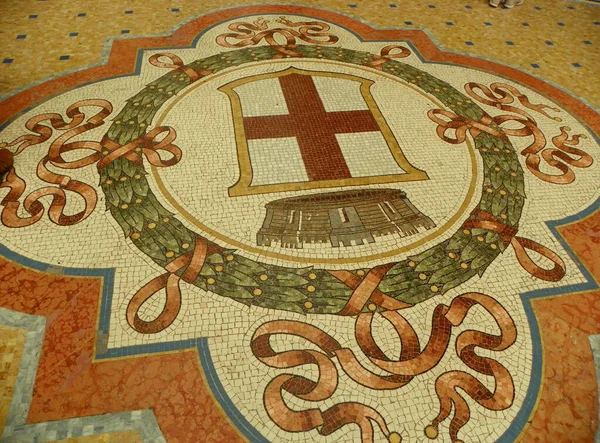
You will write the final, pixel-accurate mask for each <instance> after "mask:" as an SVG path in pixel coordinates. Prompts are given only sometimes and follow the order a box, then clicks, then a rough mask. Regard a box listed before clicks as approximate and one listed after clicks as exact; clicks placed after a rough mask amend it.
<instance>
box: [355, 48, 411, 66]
mask: <svg viewBox="0 0 600 443" xmlns="http://www.w3.org/2000/svg"><path fill="white" fill-rule="evenodd" d="M394 50H400V53H396V54H392V53H391V52H392V51H394ZM411 54H412V53H411V52H410V49H408V48H405V47H404V46H399V45H389V46H386V47H384V48H382V49H381V52H380V55H375V56H373V59H372V60H371V61H370V62H368V63H365V66H369V67H370V68H375V69H377V70H379V71H383V65H384V64H385V63H387V62H389V61H390V60H392V59H394V58H406V57H408V56H409V55H411Z"/></svg>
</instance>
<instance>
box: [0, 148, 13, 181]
mask: <svg viewBox="0 0 600 443" xmlns="http://www.w3.org/2000/svg"><path fill="white" fill-rule="evenodd" d="M12 165H13V155H12V152H10V151H9V150H8V149H0V179H1V178H2V176H3V175H4V174H6V173H7V172H8V171H9V170H10V168H12ZM0 181H2V180H0Z"/></svg>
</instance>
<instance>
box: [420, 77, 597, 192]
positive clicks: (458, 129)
mask: <svg viewBox="0 0 600 443" xmlns="http://www.w3.org/2000/svg"><path fill="white" fill-rule="evenodd" d="M465 90H466V91H467V94H469V96H470V97H472V98H473V99H474V100H476V101H478V102H480V103H483V104H486V105H488V106H493V107H495V108H498V109H501V110H503V111H509V112H513V113H515V114H518V115H510V114H506V115H499V116H496V117H493V118H492V117H490V116H489V115H487V114H486V115H484V116H483V118H482V119H481V120H480V121H474V120H471V119H469V118H468V117H465V116H458V115H456V114H454V113H453V112H451V111H446V110H442V109H432V110H430V111H429V112H428V113H427V115H428V116H429V118H430V119H431V120H432V121H433V122H434V123H437V125H438V126H437V128H436V132H437V135H438V136H439V137H440V138H441V139H442V140H444V141H445V142H447V143H452V144H458V143H462V142H464V141H465V140H466V134H467V131H468V132H469V133H470V135H471V136H472V137H476V136H477V135H479V134H480V133H481V132H486V133H488V134H491V135H493V136H495V137H499V138H501V139H504V140H506V139H507V136H515V137H529V136H531V137H533V141H532V142H531V144H530V145H529V146H527V147H526V148H525V149H523V150H522V151H521V155H523V156H525V158H526V160H525V164H526V166H527V169H529V171H530V172H531V173H532V174H533V175H535V176H536V177H538V178H539V179H541V180H543V181H546V182H548V183H553V184H569V183H572V182H573V181H574V180H575V172H574V171H573V170H572V169H571V168H570V167H569V166H574V167H577V168H587V167H589V166H591V165H592V163H593V159H592V157H591V156H590V155H589V154H588V153H587V152H585V151H583V150H582V149H578V148H576V147H575V145H577V144H579V140H580V139H581V138H583V136H580V135H574V136H573V137H571V138H569V136H568V131H570V128H568V127H566V126H563V127H561V128H560V134H559V135H557V136H555V137H553V138H552V144H553V145H554V148H546V143H547V141H546V137H545V136H544V133H543V132H542V131H541V129H540V128H539V127H538V125H537V123H536V121H535V120H534V118H533V117H532V116H531V115H530V114H529V113H527V112H526V111H524V110H522V109H520V108H517V107H515V106H510V104H511V103H513V102H514V101H515V97H516V98H517V99H518V100H519V102H520V103H521V105H522V106H524V107H525V108H528V109H532V110H534V111H536V112H538V113H540V114H542V115H544V116H546V117H548V118H552V119H553V120H556V121H561V119H560V118H558V117H550V115H549V114H548V113H547V112H546V111H545V109H546V108H548V109H552V110H554V111H559V109H556V108H550V107H549V106H546V105H541V104H537V105H536V104H533V103H531V102H530V101H529V99H528V98H527V96H525V95H523V94H521V92H519V90H518V89H516V88H514V87H513V86H510V85H507V84H504V83H492V85H491V86H490V87H489V88H488V87H487V86H485V85H482V84H479V83H467V84H466V85H465ZM477 91H480V92H481V93H483V95H480V94H479V93H477ZM442 117H445V118H446V119H448V120H446V119H444V118H442ZM508 122H512V123H517V124H519V125H520V127H517V128H515V127H514V126H513V127H508V128H506V127H502V129H500V128H501V125H503V124H505V123H508ZM448 131H454V137H452V136H448V135H447V132H448ZM542 159H543V160H544V161H545V162H546V163H547V164H548V166H550V167H552V168H555V169H557V170H558V171H559V172H560V173H559V174H548V173H546V172H542V171H541V169H540V165H541V163H542Z"/></svg>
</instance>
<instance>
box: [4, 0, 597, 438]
mask: <svg viewBox="0 0 600 443" xmlns="http://www.w3.org/2000/svg"><path fill="white" fill-rule="evenodd" d="M111 54H112V55H111V58H110V59H109V61H108V63H107V64H106V65H105V66H100V67H97V68H90V69H88V70H84V71H80V72H76V73H73V74H70V75H68V76H65V77H62V78H58V79H55V80H51V81H49V83H47V84H46V85H45V86H44V88H45V91H46V93H45V94H44V95H43V96H40V95H39V94H38V93H36V91H35V88H33V89H30V90H26V91H24V92H22V93H20V94H17V95H15V96H12V97H11V98H9V99H7V100H6V101H5V103H6V106H5V107H4V108H3V109H2V115H3V121H4V122H5V123H4V125H3V126H2V127H1V132H0V142H2V146H3V147H6V148H8V149H10V150H11V151H12V152H13V153H14V154H15V165H14V167H13V168H11V170H10V171H9V172H8V174H7V176H6V177H5V178H4V180H3V181H2V182H1V184H0V197H1V198H2V201H1V202H0V220H1V224H0V239H1V242H2V245H1V246H0V247H1V248H2V249H1V250H0V252H1V253H2V255H4V256H5V257H6V260H7V261H6V264H5V265H3V266H5V267H6V269H8V268H9V267H10V266H13V265H14V266H16V263H17V262H18V263H20V264H21V265H23V266H24V268H22V270H20V271H17V270H16V269H17V268H15V271H14V272H13V271H11V272H8V271H3V272H5V273H4V274H3V275H6V277H3V278H6V280H5V281H6V282H7V283H6V284H9V283H8V282H11V283H10V284H11V285H13V284H15V282H19V283H18V285H17V286H19V287H20V288H21V292H19V294H20V295H15V294H16V292H15V293H13V294H11V295H9V294H4V293H1V292H0V294H1V297H0V301H1V306H2V307H3V308H5V309H2V310H0V319H2V322H0V323H1V324H2V325H6V326H2V327H3V328H4V327H6V334H7V335H6V337H9V338H10V340H9V341H10V343H9V344H10V346H9V344H7V345H6V346H5V347H6V349H7V351H6V352H9V351H10V352H13V349H14V352H21V353H23V352H25V351H24V350H23V349H25V348H27V347H29V348H32V347H33V348H32V349H34V351H33V352H35V353H36V356H37V357H36V358H32V359H29V360H27V361H26V360H25V359H22V360H21V363H20V364H21V366H20V368H21V369H20V370H19V368H18V367H17V368H12V369H10V368H9V369H8V370H11V371H13V373H14V374H13V375H11V380H12V379H14V380H16V381H15V383H16V384H15V385H14V388H11V389H14V394H10V396H9V398H10V402H11V406H10V409H9V410H8V412H6V414H5V415H6V417H7V419H6V420H8V421H7V424H6V426H5V430H4V436H5V437H6V438H7V439H8V440H7V441H34V440H32V439H36V438H37V439H40V441H46V440H53V439H55V440H61V439H66V438H67V437H82V436H90V435H100V434H102V432H109V433H113V434H111V435H115V434H114V433H119V435H120V436H121V437H122V438H131V439H132V440H131V441H134V440H135V441H146V440H147V441H179V442H185V441H211V442H213V441H214V442H219V441H246V440H247V441H252V442H267V441H272V442H292V441H293V442H312V441H322V442H350V441H356V442H363V443H367V442H390V443H400V442H401V441H403V442H426V441H437V442H453V443H459V442H492V441H515V440H517V439H518V438H520V436H522V435H523V433H524V432H525V431H526V430H527V428H528V425H529V424H530V423H531V422H532V416H533V414H534V413H535V411H536V408H537V407H538V405H539V403H540V398H541V391H542V389H541V380H542V378H543V374H544V373H543V362H544V360H543V352H542V351H543V345H542V341H541V334H540V326H539V322H540V318H538V316H536V314H535V313H534V311H533V308H532V306H533V305H532V303H533V300H534V299H536V298H543V297H551V296H555V295H558V294H560V293H563V292H567V291H569V292H577V291H580V292H582V291H584V290H591V289H594V288H597V285H596V283H595V281H594V279H593V277H592V275H591V274H590V272H592V268H590V267H589V266H588V267H586V266H587V265H586V264H585V263H584V258H580V257H579V256H578V255H577V253H576V252H574V251H573V250H572V248H571V246H570V245H569V244H568V243H567V242H566V241H565V240H564V236H565V235H567V234H566V233H563V232H562V231H559V227H560V226H563V225H565V224H568V223H572V222H575V221H577V220H582V219H585V218H586V217H591V216H593V213H594V211H595V210H597V208H598V206H599V203H598V202H599V201H600V200H599V198H600V188H599V186H598V183H600V142H599V139H598V133H599V132H600V116H599V115H598V114H597V113H596V112H595V111H594V110H592V109H591V108H589V107H588V106H587V105H585V104H583V103H582V102H581V101H579V100H577V99H575V98H573V97H572V96H570V95H568V94H567V93H565V92H564V91H563V90H561V89H558V88H556V87H554V86H551V85H549V84H547V83H545V82H543V81H542V80H540V79H538V78H536V77H533V76H530V75H527V74H524V73H523V72H520V71H517V70H515V69H513V68H509V67H506V66H502V65H497V64H494V63H492V62H488V61H485V60H481V59H477V58H471V57H468V56H465V55H459V54H454V53H449V52H443V51H442V50H440V49H439V48H438V47H437V46H436V45H435V44H434V43H433V42H432V41H431V40H430V39H429V37H428V36H427V35H426V34H425V33H423V32H421V31H414V30H413V31H400V30H395V31H394V30H376V29H373V28H370V27H369V26H367V25H365V24H363V23H360V22H358V21H356V20H354V19H350V18H348V17H345V16H342V15H338V14H334V13H331V12H326V11H322V10H317V9H311V8H303V7H283V6H269V7H252V8H244V9H243V10H236V9H230V10H224V11H221V12H216V13H212V14H208V15H205V16H201V17H199V18H197V19H194V20H192V21H190V22H188V23H187V24H185V25H183V26H182V27H180V28H179V29H178V30H176V31H175V32H174V33H173V35H171V36H168V37H160V38H159V37H157V38H146V39H137V40H136V39H133V40H123V41H115V42H114V44H113V47H112V53H111ZM594 217H595V219H594V220H595V222H592V224H591V228H590V229H591V231H586V232H592V233H594V234H593V235H592V234H590V237H593V240H591V241H597V238H598V224H599V222H598V215H597V213H596V215H595V216H594ZM594 226H595V227H594ZM561 229H562V228H561ZM594 229H595V231H594ZM591 254H592V255H594V254H597V252H595V253H594V252H592V253H591ZM592 258H593V257H592ZM596 258H597V255H596ZM588 259H589V257H588ZM595 263H596V267H597V261H596V262H595ZM594 269H595V268H594ZM596 271H597V269H596ZM40 282H44V283H43V286H44V288H46V289H43V290H42V288H41V286H42V283H40ZM0 284H2V280H0ZM59 287H60V288H61V289H60V290H57V294H58V293H60V294H59V295H56V298H52V297H45V296H44V292H43V291H46V290H47V291H50V290H51V289H52V288H59ZM36 288H37V289H36ZM565 288H567V289H565ZM15 291H16V287H15ZM36 291H38V292H36ZM39 291H42V292H39ZM34 294H36V295H34ZM595 303H596V306H597V302H595ZM569 309H570V308H569ZM567 311H568V309H567ZM595 312H596V314H597V312H598V311H595ZM66 318H69V319H70V320H69V321H68V322H67V321H66V320H65V319H66ZM592 318H593V317H590V321H592V320H591V319H592ZM32 322H33V323H32ZM36 322H37V323H36ZM592 323H593V321H592ZM25 325H27V327H26V326H25ZM19 328H20V329H19ZM19 331H24V332H22V333H21V332H19ZM28 331H29V332H28ZM592 333H598V331H595V332H594V331H593V332H589V333H588V335H591V334H592ZM44 334H45V335H44ZM2 335H3V336H4V332H2ZM25 336H27V338H25ZM49 340H51V341H52V342H49ZM36 343H37V344H36ZM585 343H586V345H587V340H586V342H585ZM36 346H37V347H36ZM582 346H583V345H582ZM40 347H41V351H40ZM29 348H27V349H29ZM0 349H2V348H0ZM82 350H85V351H82ZM19 355H20V354H19ZM52 355H53V356H52ZM49 356H52V357H49ZM65 362H66V363H65ZM65 364H66V366H65ZM27 365H28V366H27ZM56 368H62V369H56ZM8 370H7V371H8ZM26 371H28V372H27V373H26ZM36 371H37V372H36ZM8 373H9V372H7V374H8ZM11 374H12V373H11ZM17 374H18V375H17ZM23 374H24V375H23ZM27 374H29V375H27ZM36 374H37V375H36ZM36 377H37V378H36ZM42 377H50V378H52V381H51V382H50V381H46V380H47V379H46V378H44V379H43V381H42ZM34 379H35V380H38V381H36V382H35V383H34ZM27 380H28V381H27ZM594 382H595V381H594ZM27 383H28V384H27ZM44 386H45V387H44ZM94 386H96V387H94ZM98 386H102V387H101V388H98ZM129 386H134V387H135V389H133V388H132V390H131V391H130V390H129ZM3 389H8V388H3ZM96 390H99V391H101V392H100V393H98V394H97V395H96V394H94V392H96ZM595 391H596V389H595V387H594V388H592V387H590V392H595ZM7 392H8V391H7ZM10 392H13V391H10ZM28 392H29V394H27V393H28ZM17 394H19V395H17ZM7 395H8V394H7ZM15 408H16V409H15ZM69 410H73V411H79V412H76V413H67V414H66V415H65V414H64V412H65V411H69ZM19 411H21V412H19ZM22 411H25V412H24V413H23V412H22ZM593 412H594V411H588V412H587V413H588V414H592V413H593ZM592 415H593V414H592ZM206 417H209V418H211V419H210V421H209V423H212V425H208V427H207V425H206V423H207V421H205V418H206ZM0 418H1V417H0ZM596 418H597V411H596ZM582 420H583V419H582ZM82 438H83V437H82ZM98 441H100V440H98ZM107 441H108V440H107ZM127 441H129V440H127ZM559 441H563V440H559ZM564 441H569V440H564Z"/></svg>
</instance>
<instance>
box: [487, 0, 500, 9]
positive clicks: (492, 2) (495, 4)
mask: <svg viewBox="0 0 600 443" xmlns="http://www.w3.org/2000/svg"><path fill="white" fill-rule="evenodd" d="M500 3H502V0H490V6H491V7H492V8H497V7H498V6H500Z"/></svg>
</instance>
